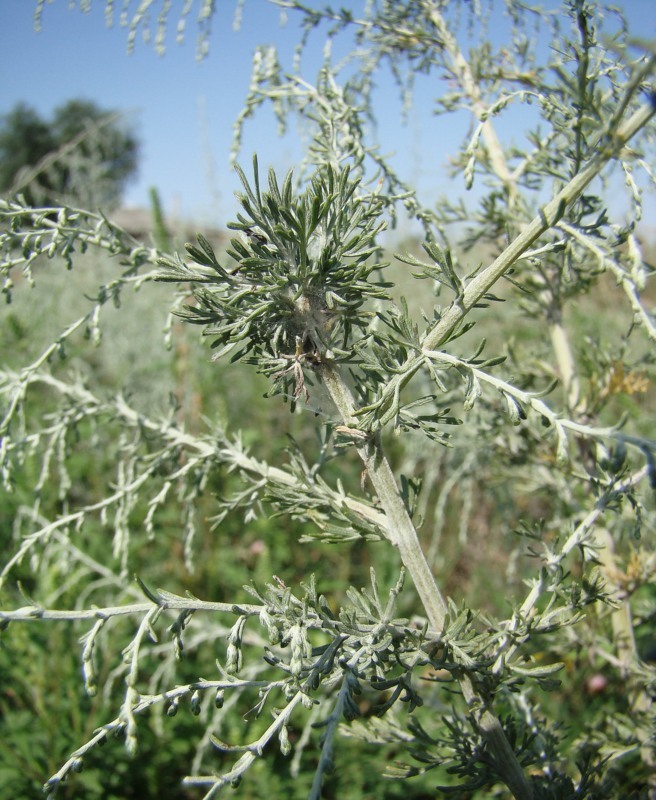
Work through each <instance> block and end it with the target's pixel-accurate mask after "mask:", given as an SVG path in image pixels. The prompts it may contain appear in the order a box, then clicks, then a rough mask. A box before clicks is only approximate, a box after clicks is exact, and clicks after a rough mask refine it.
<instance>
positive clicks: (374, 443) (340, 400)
mask: <svg viewBox="0 0 656 800" xmlns="http://www.w3.org/2000/svg"><path fill="white" fill-rule="evenodd" d="M318 374H319V376H320V378H321V380H322V381H323V383H324V386H325V387H326V389H327V390H328V392H329V394H330V396H331V398H332V400H333V402H334V403H335V406H336V407H337V409H338V410H339V413H340V415H341V417H342V419H343V421H344V425H346V426H349V427H351V426H353V427H355V426H357V419H356V418H355V416H354V411H355V403H354V400H353V395H352V394H351V391H350V390H349V388H348V386H347V385H346V383H345V382H344V380H343V378H342V376H341V374H340V372H339V370H338V368H337V367H336V366H335V365H334V364H333V363H331V362H328V363H324V364H323V365H322V366H321V367H319V369H318ZM354 443H355V446H356V448H357V450H358V453H359V455H360V458H361V459H362V462H363V463H364V466H365V469H366V471H367V475H368V477H369V480H370V481H371V483H372V485H373V487H374V489H375V491H376V494H377V495H378V498H379V500H380V503H381V505H382V507H383V510H384V512H385V516H386V517H387V531H388V534H389V538H390V540H391V542H392V544H394V545H395V546H396V547H398V549H399V553H400V555H401V560H402V562H403V565H404V566H405V568H406V569H407V570H408V573H409V574H410V577H411V578H412V580H413V582H414V584H415V587H416V589H417V594H418V595H419V598H420V600H421V602H422V604H423V606H424V610H425V611H426V616H427V617H428V621H429V622H430V624H431V626H432V627H433V629H434V630H435V631H437V632H440V631H442V630H443V629H444V623H445V619H446V614H447V610H448V607H447V604H446V600H445V599H444V597H443V595H442V593H441V591H440V589H439V587H438V585H437V583H436V582H435V578H434V576H433V573H432V572H431V569H430V567H429V565H428V562H427V561H426V557H425V555H424V552H423V550H422V547H421V544H420V542H419V537H418V536H417V530H416V528H415V526H414V523H413V522H412V519H411V518H410V515H409V513H408V510H407V508H406V506H405V503H404V501H403V497H402V496H401V493H400V491H399V488H398V484H397V482H396V478H395V477H394V474H393V472H392V469H391V467H390V465H389V462H388V460H387V457H386V456H385V451H384V449H383V445H382V442H381V438H380V432H378V433H376V434H372V435H371V436H370V437H369V438H367V439H365V440H359V439H358V438H356V437H354ZM459 682H460V687H461V689H462V693H463V697H464V698H465V701H466V703H467V705H468V706H469V708H470V709H471V711H472V714H473V716H474V719H475V721H476V724H477V726H478V728H479V729H480V731H481V733H482V735H483V736H484V738H485V740H486V742H487V744H488V747H489V748H490V751H491V753H492V755H493V757H494V761H495V764H496V769H497V772H498V774H499V776H500V777H501V778H502V780H503V781H504V782H505V784H506V785H507V786H508V788H509V789H510V790H511V791H512V793H513V795H514V796H515V797H516V798H517V800H532V798H533V791H532V789H531V786H530V785H529V783H528V781H527V779H526V776H525V775H524V773H523V771H522V768H521V766H520V764H519V762H518V760H517V757H516V756H515V753H514V751H513V749H512V747H511V746H510V743H509V742H508V739H507V738H506V735H505V733H504V731H503V728H502V727H501V723H500V722H499V720H498V719H497V718H496V717H495V716H494V714H492V713H491V712H490V711H489V710H488V709H487V708H485V704H484V701H483V699H482V698H481V697H480V696H479V695H478V694H477V692H476V690H475V688H474V685H473V683H472V680H471V678H470V677H469V675H467V674H465V673H462V674H461V675H460V676H459Z"/></svg>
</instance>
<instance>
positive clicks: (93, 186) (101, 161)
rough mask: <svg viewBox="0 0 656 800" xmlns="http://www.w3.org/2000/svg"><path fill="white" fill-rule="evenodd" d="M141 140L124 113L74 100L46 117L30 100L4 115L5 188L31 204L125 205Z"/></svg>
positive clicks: (0, 167)
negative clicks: (126, 192) (49, 116)
mask: <svg viewBox="0 0 656 800" xmlns="http://www.w3.org/2000/svg"><path fill="white" fill-rule="evenodd" d="M137 159H138V142H137V139H136V137H135V135H134V133H132V132H131V131H130V130H129V129H128V128H127V127H126V125H125V123H124V120H123V119H122V115H121V114H118V113H116V112H111V111H104V110H102V109H101V108H99V107H98V106H97V105H96V104H95V103H92V102H90V101H88V100H70V101H68V102H67V103H65V104H64V105H62V106H59V107H58V108H56V109H55V111H54V112H53V117H52V119H50V120H44V119H42V118H41V117H40V116H39V115H38V114H37V113H36V112H35V111H34V110H33V109H32V108H30V107H29V106H27V105H25V104H24V103H20V104H18V105H17V106H16V107H15V108H13V109H12V110H11V111H10V112H8V113H7V114H5V115H4V116H3V117H2V118H1V119H0V192H2V193H3V194H5V195H14V194H21V195H23V197H24V198H25V199H26V200H27V202H28V203H30V204H31V205H36V206H38V205H52V204H57V205H78V206H82V207H87V208H97V207H102V208H104V209H106V210H109V209H111V208H115V207H116V206H118V205H119V203H120V200H121V196H122V194H123V191H124V189H125V186H126V184H127V183H128V182H129V181H130V180H131V179H132V178H133V177H134V175H135V173H136V171H137Z"/></svg>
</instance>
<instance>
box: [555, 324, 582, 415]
mask: <svg viewBox="0 0 656 800" xmlns="http://www.w3.org/2000/svg"><path fill="white" fill-rule="evenodd" d="M549 335H550V336H551V345H552V347H553V350H554V355H555V357H556V363H557V364H558V371H559V372H560V377H561V380H562V382H563V390H564V392H565V398H566V402H567V408H568V409H569V410H570V411H573V410H574V409H575V408H576V405H577V403H578V401H579V392H580V388H581V387H580V384H579V379H578V376H577V374H576V365H575V363H574V355H573V353H572V348H571V347H570V344H569V337H568V335H567V331H566V330H565V328H564V326H563V324H562V322H561V321H560V320H558V321H557V322H552V323H551V324H550V325H549Z"/></svg>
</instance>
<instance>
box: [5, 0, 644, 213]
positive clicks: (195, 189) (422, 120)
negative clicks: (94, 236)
mask: <svg viewBox="0 0 656 800" xmlns="http://www.w3.org/2000/svg"><path fill="white" fill-rule="evenodd" d="M122 4H123V3H122V2H121V1H120V0H119V1H117V2H116V3H115V5H116V7H117V11H116V12H115V20H114V26H113V27H112V28H109V29H108V28H107V26H106V24H105V19H104V9H105V0H92V2H91V11H90V12H89V13H82V12H81V11H80V10H79V8H77V6H79V0H78V2H77V3H74V4H73V5H75V6H76V8H75V9H72V10H71V9H70V8H69V5H70V4H69V2H68V1H67V0H54V2H52V3H48V4H46V6H45V8H44V12H43V19H42V30H41V31H40V32H38V33H37V32H35V30H34V19H33V17H34V9H35V6H36V2H35V0H2V8H1V10H0V78H1V79H2V84H1V86H2V88H1V89H0V113H4V112H6V111H8V110H9V109H10V108H12V107H13V106H14V105H15V104H16V103H17V102H19V101H24V102H26V103H28V104H29V105H31V106H32V107H33V108H35V109H36V110H37V111H38V112H39V113H41V114H42V115H44V116H48V115H50V113H51V112H52V110H53V109H54V108H55V107H56V106H57V105H60V104H61V103H63V102H65V101H67V100H69V99H72V98H78V97H83V98H88V99H92V100H94V101H96V102H97V103H98V104H99V105H100V106H101V107H103V108H108V109H121V110H125V111H126V112H127V114H128V119H129V120H130V121H132V122H134V125H135V129H136V132H137V134H138V136H139V138H140V141H141V160H140V171H139V176H138V179H137V180H136V181H135V182H134V183H133V184H131V185H130V186H129V188H128V190H127V193H126V196H125V203H126V205H137V206H146V205H148V188H149V187H150V186H156V187H157V188H158V189H159V191H160V195H161V197H162V200H163V202H164V206H165V209H166V211H167V212H168V213H169V214H173V215H177V216H182V217H185V218H190V219H191V218H193V219H195V220H198V221H203V222H209V223H214V224H217V225H219V226H223V225H225V223H226V222H227V221H229V220H230V219H232V218H233V216H234V213H235V208H236V206H235V201H234V192H235V190H236V189H238V182H237V180H236V177H235V176H234V173H233V172H232V170H231V168H230V164H229V151H230V143H231V139H232V127H233V123H234V121H235V119H236V117H237V114H238V113H239V111H240V109H241V107H242V101H243V99H244V97H245V96H246V92H247V89H248V83H249V77H250V67H251V57H252V53H253V50H254V48H255V46H256V45H257V44H260V43H273V42H275V43H276V44H277V45H278V47H279V48H280V50H281V51H283V52H285V51H286V52H288V53H289V52H291V48H292V47H293V45H294V44H296V42H297V41H298V32H297V28H296V25H295V24H294V17H293V16H292V15H290V18H289V21H288V24H287V26H286V28H281V27H280V24H279V10H278V9H277V8H275V7H273V6H272V5H270V4H269V3H268V2H266V0H246V3H245V7H244V11H243V21H242V26H241V30H240V31H239V32H234V31H233V29H232V22H233V13H234V8H235V3H234V2H233V0H219V1H218V3H217V6H218V13H217V14H216V17H215V19H214V22H213V33H212V37H211V46H210V54H209V56H208V58H206V59H205V60H204V61H202V62H200V63H199V62H197V61H196V59H195V50H196V28H195V15H194V11H192V13H191V14H190V16H189V18H188V22H187V32H186V37H185V42H184V44H182V45H178V44H177V43H175V42H174V41H173V30H174V28H175V22H176V21H177V14H176V10H177V9H178V8H179V7H180V6H181V2H180V0H176V2H175V3H174V6H175V9H174V10H173V11H172V12H171V22H172V24H170V28H171V35H170V37H169V39H170V41H169V44H168V47H167V52H166V55H164V56H163V57H160V56H158V55H157V54H156V53H155V51H154V48H153V46H152V44H145V43H144V42H143V41H141V40H140V39H137V42H136V47H135V50H134V52H133V53H132V54H131V55H128V54H127V53H126V43H127V31H126V29H125V28H122V27H120V25H119V24H118V11H119V10H120V6H121V5H122ZM342 4H344V3H342ZM135 5H136V4H135V3H134V2H132V3H130V8H131V9H133V8H134V7H135ZM194 5H195V4H194ZM347 5H348V3H347ZM356 5H359V3H358V4H356ZM620 5H622V6H623V7H624V8H625V9H626V11H627V14H628V16H629V20H630V22H631V24H632V26H633V25H635V30H636V32H637V33H639V34H640V35H641V36H644V37H648V36H654V35H655V34H656V11H654V3H653V2H652V0H626V2H624V3H620ZM158 7H159V6H158ZM315 57H316V64H318V63H319V58H320V54H319V53H318V52H317V53H316V54H315ZM313 58H314V56H313V53H312V50H310V51H309V53H308V56H307V58H306V61H307V60H308V59H309V60H310V61H312V60H313ZM307 66H308V70H307V75H308V76H310V77H311V78H314V77H315V75H316V68H315V66H316V65H315V64H312V63H310V64H308V65H307ZM378 92H379V100H380V102H379V111H380V118H379V121H380V124H379V127H378V136H379V139H380V141H381V145H382V148H383V151H384V152H394V153H395V156H394V163H395V166H396V167H397V169H399V171H400V172H401V173H402V174H403V177H404V178H405V179H406V180H408V181H409V182H411V183H415V184H418V185H419V187H420V189H421V191H422V192H423V193H424V194H425V196H430V195H431V194H437V192H434V187H435V186H439V185H440V184H441V183H443V182H444V180H445V178H444V163H445V160H446V157H447V155H448V153H449V152H454V151H455V150H456V149H457V147H458V144H459V142H460V140H461V138H462V136H463V135H464V133H465V132H466V130H467V125H468V120H467V119H466V118H465V117H464V116H463V117H461V118H460V119H458V118H456V120H455V123H454V122H453V121H450V122H449V123H448V124H447V125H445V124H444V119H445V118H436V117H435V116H433V115H432V114H431V107H432V103H431V95H430V85H429V84H428V82H427V81H422V80H419V81H418V85H417V95H416V98H417V102H416V105H415V108H416V110H415V112H414V113H412V114H411V116H410V118H409V120H408V122H407V124H406V125H405V127H403V126H402V124H401V103H400V101H399V99H398V92H397V90H396V89H395V87H394V86H393V85H392V83H391V80H389V78H384V77H383V78H382V79H381V83H380V88H379V90H378ZM459 125H461V127H459ZM506 125H507V127H506V129H505V130H502V131H501V133H502V135H503V134H504V133H505V134H506V135H511V133H512V116H509V117H508V122H507V123H506ZM275 130H276V127H275V122H274V120H273V116H272V115H271V114H270V112H269V111H264V112H262V111H261V112H260V113H259V116H256V118H255V119H254V120H253V121H251V122H249V123H248V124H247V128H246V135H245V138H244V144H243V150H242V154H241V157H240V161H241V162H242V163H244V164H245V165H246V166H248V165H249V164H250V159H251V155H252V153H253V152H254V151H257V152H258V154H259V157H260V162H261V163H262V164H264V165H265V166H268V165H273V166H275V167H276V168H277V169H280V170H285V169H287V168H288V167H290V166H292V165H293V164H294V163H295V162H296V161H297V160H298V158H299V153H300V146H299V143H298V139H297V135H296V132H295V131H294V130H293V129H292V131H291V132H290V134H289V135H288V136H287V137H285V138H284V139H282V140H281V139H279V138H278V137H277V136H276V134H275ZM247 171H248V170H247Z"/></svg>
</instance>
